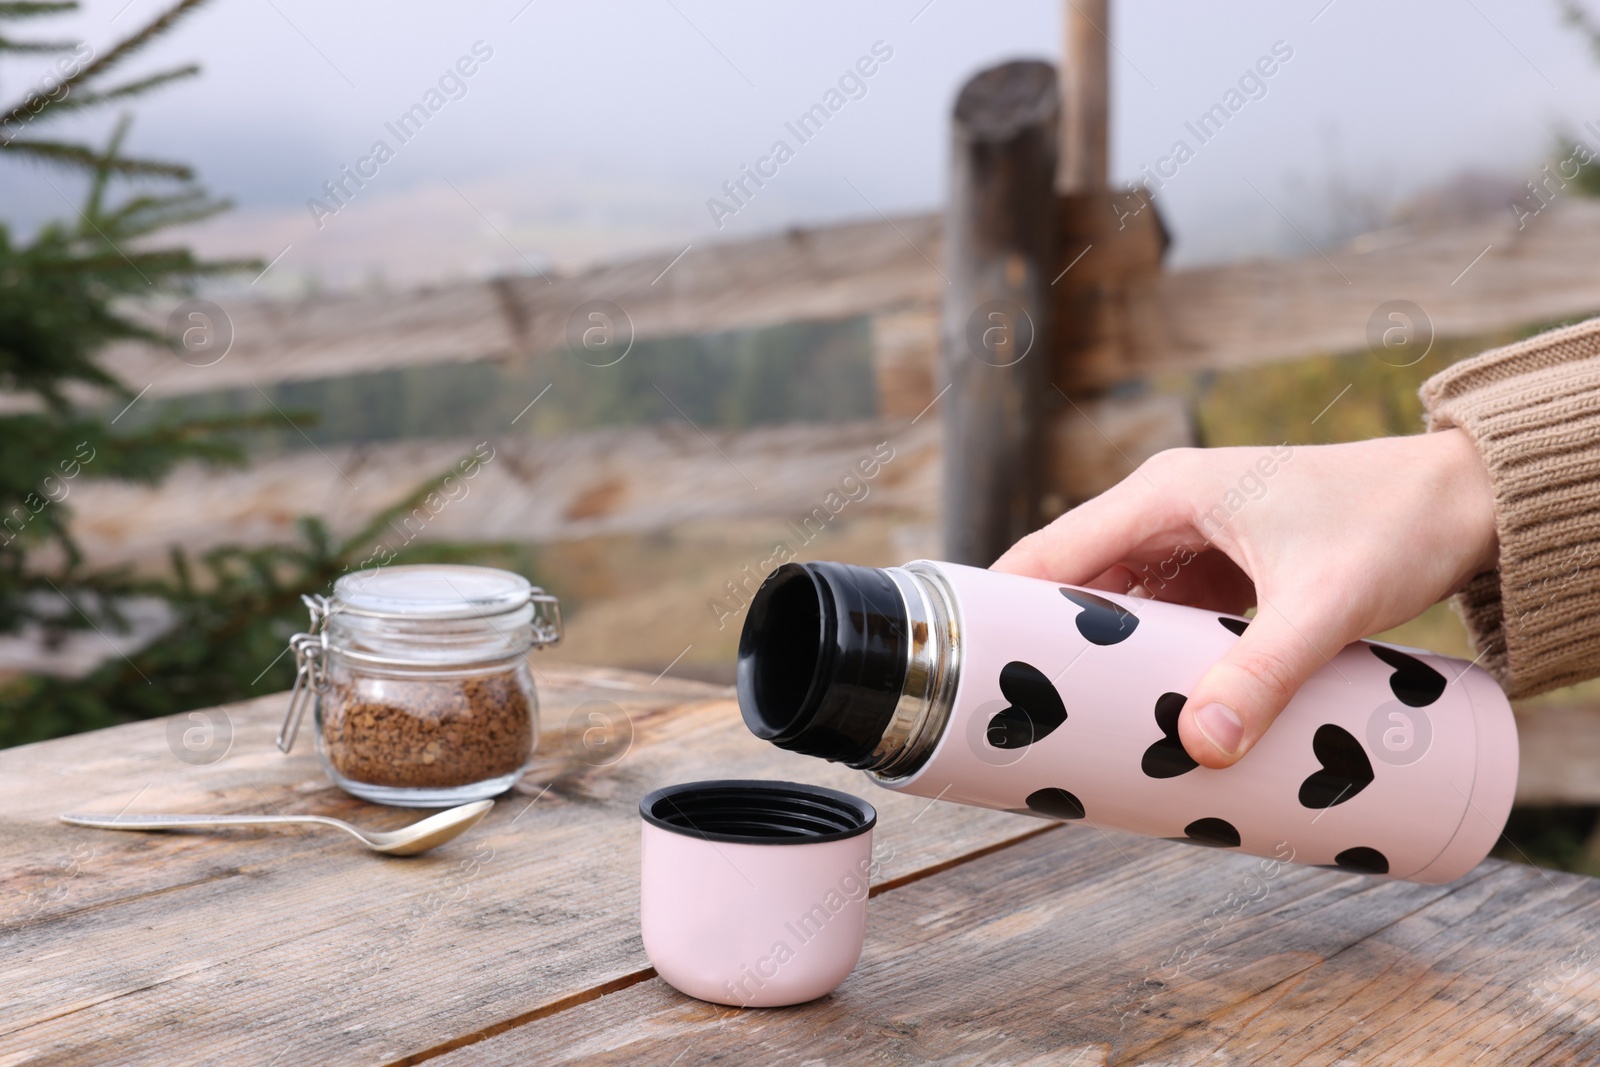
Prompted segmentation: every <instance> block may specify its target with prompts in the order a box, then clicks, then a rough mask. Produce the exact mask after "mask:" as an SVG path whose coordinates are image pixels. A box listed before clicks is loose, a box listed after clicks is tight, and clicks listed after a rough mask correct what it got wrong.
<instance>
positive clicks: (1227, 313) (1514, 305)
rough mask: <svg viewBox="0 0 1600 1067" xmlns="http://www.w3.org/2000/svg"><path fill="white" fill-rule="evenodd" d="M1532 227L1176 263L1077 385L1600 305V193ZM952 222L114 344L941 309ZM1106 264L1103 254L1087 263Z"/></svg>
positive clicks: (475, 332)
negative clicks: (598, 315)
mask: <svg viewBox="0 0 1600 1067" xmlns="http://www.w3.org/2000/svg"><path fill="white" fill-rule="evenodd" d="M1159 196H1160V194H1159V192H1158V193H1157V194H1156V197H1157V202H1159ZM1125 200H1126V198H1123V200H1118V199H1116V198H1112V197H1107V198H1106V199H1105V211H1106V213H1107V215H1108V218H1107V224H1108V225H1109V226H1111V227H1112V228H1113V229H1117V231H1118V232H1119V233H1120V232H1121V229H1120V228H1119V227H1120V223H1119V222H1118V219H1117V218H1113V217H1110V216H1111V215H1116V216H1121V215H1123V214H1125V213H1126V212H1128V211H1129V210H1130V206H1129V204H1128V203H1126V202H1124V201H1125ZM1144 214H1148V212H1146V213H1144ZM1143 217H1144V215H1137V216H1135V217H1134V218H1135V220H1137V219H1139V218H1143ZM1524 221H1525V223H1526V225H1525V226H1524V227H1523V228H1522V229H1518V228H1517V219H1516V218H1515V217H1514V215H1513V214H1512V213H1511V212H1510V211H1507V212H1505V213H1503V214H1500V213H1497V214H1494V215H1491V216H1489V217H1487V218H1482V219H1479V220H1477V221H1474V222H1468V223H1458V224H1453V225H1451V226H1450V227H1448V228H1428V227H1422V226H1402V227H1397V228H1394V229H1391V230H1386V231H1383V232H1381V233H1375V234H1369V235H1365V236H1363V237H1359V238H1356V239H1355V240H1353V241H1351V242H1349V243H1347V244H1345V245H1343V246H1340V247H1328V248H1324V249H1322V252H1323V253H1326V256H1327V258H1326V259H1324V258H1323V256H1322V255H1319V254H1317V253H1315V252H1311V251H1309V250H1308V251H1307V252H1306V254H1305V255H1303V256H1300V257H1298V258H1290V259H1261V260H1254V261H1250V262H1244V263H1232V264H1225V265H1220V266H1208V267H1199V268H1191V269H1186V270H1177V271H1166V272H1163V273H1161V274H1160V275H1159V276H1157V277H1153V278H1149V279H1146V280H1145V281H1144V282H1142V283H1140V284H1139V285H1138V286H1136V287H1135V289H1134V291H1133V292H1131V293H1130V294H1128V295H1127V298H1126V299H1127V306H1126V307H1124V308H1122V309H1121V310H1120V311H1119V312H1118V315H1119V322H1124V321H1125V323H1126V332H1125V333H1123V332H1122V328H1121V327H1119V332H1118V336H1119V337H1121V338H1123V340H1125V342H1126V344H1127V346H1128V349H1129V354H1128V356H1127V360H1126V363H1125V365H1124V366H1122V367H1121V368H1117V367H1114V366H1106V365H1104V364H1103V363H1102V362H1101V361H1100V360H1094V361H1090V363H1089V370H1090V372H1091V373H1090V377H1088V378H1086V379H1084V380H1082V381H1079V382H1065V381H1064V382H1061V383H1058V384H1061V385H1062V386H1063V387H1064V388H1093V387H1096V386H1099V385H1104V384H1106V382H1108V381H1110V380H1112V379H1115V378H1136V377H1141V376H1145V375H1149V374H1155V373H1161V372H1166V371H1193V370H1198V369H1202V368H1210V369H1217V368H1224V367H1243V366H1251V365H1254V364H1260V363H1268V362H1274V361H1282V360H1291V359H1297V358H1301V357H1304V356H1308V355H1317V354H1322V353H1327V352H1344V351H1352V350H1357V351H1358V350H1361V349H1363V348H1364V347H1366V344H1367V339H1366V338H1367V334H1366V330H1367V321H1368V319H1369V318H1370V317H1371V316H1372V313H1373V312H1374V311H1375V310H1376V309H1377V308H1378V306H1379V305H1380V304H1383V303H1385V302H1387V301H1390V300H1397V299H1403V300H1410V301H1412V302H1414V303H1416V304H1417V305H1419V306H1420V307H1421V308H1422V309H1423V311H1424V312H1425V313H1426V315H1427V316H1428V320H1429V322H1430V323H1431V327H1432V329H1433V330H1434V332H1435V333H1436V334H1438V335H1440V336H1472V335H1476V334H1481V333H1485V332H1489V331H1494V330H1500V329H1505V328H1512V327H1516V326H1520V325H1524V324H1528V323H1535V322H1540V321H1544V320H1548V319H1556V318H1560V317H1563V316H1574V315H1581V314H1585V313H1590V312H1594V311H1596V310H1600V259H1596V257H1595V256H1594V255H1593V254H1592V251H1593V249H1594V248H1595V247H1596V246H1597V245H1600V203H1597V202H1595V201H1591V200H1583V199H1578V198H1569V199H1567V200H1563V201H1558V202H1557V203H1555V204H1552V205H1551V206H1550V207H1548V208H1546V209H1545V210H1544V211H1542V212H1540V214H1539V215H1537V216H1536V217H1533V218H1531V219H1526V220H1524ZM943 229H944V227H943V221H942V219H941V218H940V217H939V216H935V215H912V216H905V217H899V218H896V219H894V220H893V221H892V222H886V221H882V220H875V221H871V222H862V223H851V224H847V225H843V226H836V227H826V228H821V229H815V230H792V231H789V232H788V233H785V234H780V235H775V236H771V237H764V238H759V239H757V240H754V241H747V242H738V243H729V244H722V245H708V246H705V247H695V248H693V249H692V250H691V251H690V252H689V253H688V254H687V255H686V256H684V257H683V259H682V260H681V261H679V262H678V263H677V264H676V265H675V266H672V268H671V270H668V271H667V273H666V274H665V275H664V276H661V272H662V271H663V270H664V269H666V268H667V267H668V265H669V264H671V263H672V260H673V257H674V256H676V255H677V254H678V252H680V251H681V249H669V250H665V251H663V252H661V253H657V254H651V255H646V256H640V257H638V258H636V259H631V260H627V261H624V262H621V263H616V264H611V265H607V266H603V267H596V268H594V269H592V270H588V271H584V272H582V273H579V274H575V275H573V276H571V277H558V278H556V279H554V280H553V281H552V282H546V281H544V280H543V279H540V278H536V277H535V278H516V279H505V280H500V281H491V282H470V283H462V284H460V285H452V286H444V287H438V288H430V289H423V290H417V291H411V292H403V293H377V294H337V295H325V296H316V297H308V298H306V299H303V300H295V301H261V302H256V301H231V302H225V303H226V305H227V307H226V310H227V311H228V313H229V315H230V316H231V317H232V319H233V323H234V334H235V342H234V348H233V350H232V351H231V352H230V353H229V354H228V356H227V357H226V358H225V359H223V360H222V361H221V362H219V363H216V364H215V365H212V366H205V367H190V366H187V365H185V364H183V363H180V362H178V361H177V360H176V359H174V358H173V357H172V356H171V355H170V354H169V353H167V352H165V351H156V350H151V349H148V348H144V347H141V346H137V345H131V344H130V345H119V346H116V347H115V348H113V349H112V350H111V351H110V352H109V353H108V354H107V356H106V364H107V366H108V367H109V368H111V369H112V370H113V371H114V372H115V373H117V374H119V375H121V376H122V377H123V379H124V380H125V381H127V382H130V383H132V385H133V387H134V388H135V389H139V388H143V386H144V385H145V384H146V383H148V384H150V386H151V389H150V393H149V395H151V396H164V395H175V394H181V393H193V392H209V391H211V390H217V389H232V388H249V387H250V384H251V383H252V382H255V383H260V384H265V383H267V382H275V381H287V380H303V379H312V378H324V377H331V376H337V375H343V374H351V373H356V372H359V371H370V370H380V369H387V368H390V367H397V366H408V365H420V364H432V363H452V362H468V361H476V360H489V359H502V358H506V357H508V356H510V355H513V354H515V353H517V352H523V351H549V350H553V349H557V348H560V347H562V346H564V345H565V344H566V323H567V319H568V317H569V316H570V315H571V314H572V313H573V312H574V311H575V310H576V309H577V308H578V307H579V306H580V305H581V304H583V303H584V302H585V301H588V300H592V299H606V300H610V301H612V302H613V303H615V304H617V305H618V306H620V307H622V308H623V309H624V310H625V311H626V312H627V314H628V318H629V320H630V321H631V323H632V327H633V331H634V335H635V336H636V337H638V338H650V337H664V336H678V335H687V334H699V333H707V332H714V331H718V330H729V329H739V328H746V327H757V326H770V325H775V324H778V323H784V322H794V321H801V320H822V319H841V318H850V317H853V316H856V315H871V314H876V313H878V312H882V311H891V310H897V309H907V308H912V309H914V308H921V309H924V310H936V309H937V308H938V307H939V305H940V303H941V301H942V299H943V296H944V292H945V289H946V285H945V280H944V279H943V278H941V277H940V276H939V272H938V271H937V270H936V269H935V268H934V266H933V265H934V264H937V263H941V262H943V257H944V254H945V250H944V235H943ZM1102 251H1103V250H1101V249H1096V250H1095V251H1091V252H1090V253H1089V257H1093V256H1095V255H1097V254H1099V253H1101V252H1102ZM1063 253H1064V254H1065V255H1067V256H1071V255H1075V254H1076V251H1075V250H1063ZM1480 253H1482V254H1483V255H1482V258H1481V259H1478V258H1477V257H1478V256H1479V254H1480ZM1475 260H1476V262H1474V261H1475ZM1089 263H1090V259H1089V258H1088V257H1086V258H1085V259H1084V261H1083V262H1082V263H1080V264H1079V265H1078V267H1076V268H1074V273H1075V272H1076V271H1077V270H1078V269H1079V268H1084V267H1087V266H1088V265H1089ZM1064 265H1065V264H1064V263H1063V266H1064ZM1469 267H1470V269H1469ZM658 277H659V281H656V279H657V278H658ZM653 282H654V283H655V284H652V283H653ZM1062 284H1066V282H1065V281H1063V283H1062ZM164 318H165V309H163V310H162V311H161V312H159V313H153V314H152V322H153V323H154V324H155V325H157V326H158V327H159V326H160V325H161V324H162V322H163V321H164Z"/></svg>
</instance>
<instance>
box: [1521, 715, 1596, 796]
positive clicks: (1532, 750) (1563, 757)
mask: <svg viewBox="0 0 1600 1067" xmlns="http://www.w3.org/2000/svg"><path fill="white" fill-rule="evenodd" d="M1516 713H1517V739H1518V744H1519V749H1520V759H1521V763H1520V767H1519V770H1518V773H1517V803H1518V804H1525V805H1528V804H1600V706H1596V705H1594V704H1519V705H1518V706H1517V708H1516Z"/></svg>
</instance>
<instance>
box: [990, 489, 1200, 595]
mask: <svg viewBox="0 0 1600 1067" xmlns="http://www.w3.org/2000/svg"><path fill="white" fill-rule="evenodd" d="M1171 513H1172V503H1171V500H1170V498H1168V497H1166V496H1164V495H1163V494H1162V493H1160V492H1158V491H1157V490H1156V488H1155V486H1154V484H1153V483H1151V482H1150V481H1149V479H1148V478H1146V477H1144V476H1143V474H1142V473H1141V472H1135V473H1134V474H1133V475H1131V476H1129V477H1128V478H1125V479H1124V480H1123V481H1121V482H1120V483H1118V484H1117V485H1115V486H1113V487H1112V488H1110V489H1108V490H1106V491H1105V492H1104V493H1101V494H1100V495H1099V496H1097V497H1095V498H1094V499H1093V500H1090V501H1088V502H1086V503H1083V504H1080V505H1078V506H1077V507H1075V508H1073V509H1072V510H1071V511H1069V512H1067V513H1066V514H1065V515H1062V516H1061V517H1060V518H1058V519H1056V520H1055V521H1054V522H1052V523H1051V524H1050V525H1048V526H1046V527H1044V528H1043V529H1042V530H1035V531H1034V532H1033V533H1031V534H1029V535H1028V536H1026V537H1024V538H1023V539H1022V540H1020V541H1018V542H1017V543H1016V544H1014V545H1012V546H1011V548H1010V549H1008V550H1007V551H1006V553H1005V554H1004V555H1002V556H1001V557H1000V558H999V559H997V560H995V562H994V563H993V564H992V565H991V569H993V570H997V571H1005V572H1006V573H1008V574H1020V575H1023V576H1025V577H1028V578H1043V579H1044V580H1046V581H1050V582H1061V583H1062V584H1064V585H1083V584H1085V583H1087V582H1089V581H1091V580H1094V579H1096V578H1098V577H1100V576H1101V575H1103V574H1105V573H1106V572H1107V571H1108V570H1110V569H1111V568H1112V566H1113V565H1115V564H1117V563H1120V562H1121V561H1122V560H1124V559H1126V558H1127V557H1128V556H1129V555H1130V554H1131V553H1132V552H1133V550H1134V549H1135V548H1136V547H1137V546H1138V545H1140V544H1141V543H1142V542H1144V541H1145V540H1147V539H1148V538H1149V537H1150V536H1151V535H1152V534H1154V533H1157V532H1159V530H1161V529H1164V528H1165V527H1167V526H1168V525H1170V520H1169V516H1170V515H1171ZM1117 591H1118V592H1121V591H1122V590H1117Z"/></svg>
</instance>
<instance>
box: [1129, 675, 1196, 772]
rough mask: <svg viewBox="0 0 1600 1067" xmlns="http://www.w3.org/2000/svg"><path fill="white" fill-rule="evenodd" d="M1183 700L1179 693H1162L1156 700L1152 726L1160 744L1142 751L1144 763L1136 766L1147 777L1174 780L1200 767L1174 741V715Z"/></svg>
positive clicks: (1175, 732)
mask: <svg viewBox="0 0 1600 1067" xmlns="http://www.w3.org/2000/svg"><path fill="white" fill-rule="evenodd" d="M1186 699H1187V698H1186V697H1185V696H1184V695H1183V694H1182V693H1162V694H1161V696H1160V697H1159V698H1158V699H1157V700H1156V726H1157V728H1159V729H1160V731H1161V740H1159V741H1157V742H1156V743H1155V744H1153V745H1151V746H1150V747H1149V748H1147V749H1145V750H1144V759H1143V760H1141V761H1140V763H1139V767H1140V769H1141V770H1143V771H1144V773H1145V774H1146V775H1147V776H1148V777H1151V778H1176V777H1178V775H1180V774H1188V773H1189V772H1190V771H1192V770H1194V769H1195V768H1196V767H1198V766H1200V764H1198V763H1196V762H1195V761H1194V758H1193V757H1192V756H1190V755H1189V753H1188V751H1187V750H1185V749H1184V747H1183V742H1182V741H1180V740H1178V713H1179V712H1180V711H1182V710H1183V704H1184V701H1185V700H1186Z"/></svg>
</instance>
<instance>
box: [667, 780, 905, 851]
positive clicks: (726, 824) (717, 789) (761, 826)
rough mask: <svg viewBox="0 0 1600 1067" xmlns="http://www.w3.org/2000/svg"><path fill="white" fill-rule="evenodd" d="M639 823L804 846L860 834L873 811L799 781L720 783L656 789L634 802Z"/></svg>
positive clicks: (874, 817)
mask: <svg viewBox="0 0 1600 1067" xmlns="http://www.w3.org/2000/svg"><path fill="white" fill-rule="evenodd" d="M639 814H640V815H641V816H642V817H643V818H644V819H645V821H647V822H649V823H652V824H654V825H655V826H659V827H661V829H663V830H670V831H672V832H673V833H679V834H685V835H687V836H690V837H698V838H701V839H703V840H707V841H731V842H735V843H740V844H756V845H806V844H815V843H818V842H823V841H838V840H841V839H843V838H847V837H854V836H856V835H857V834H864V833H866V832H867V831H868V830H870V829H872V827H873V825H874V824H876V823H877V821H878V813H877V811H876V810H875V809H874V808H873V807H872V805H871V804H868V803H867V802H866V801H865V800H862V799H861V798H860V797H854V796H851V795H850V794H849V793H841V792H839V791H838V790H836V789H824V788H823V787H822V786H816V785H804V784H801V783H799V782H764V781H735V780H724V781H714V782H685V783H683V784H682V785H673V786H667V787H666V788H664V789H657V790H656V791H655V792H653V793H651V794H649V795H648V796H646V797H645V798H644V799H643V800H641V801H640V802H639Z"/></svg>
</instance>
